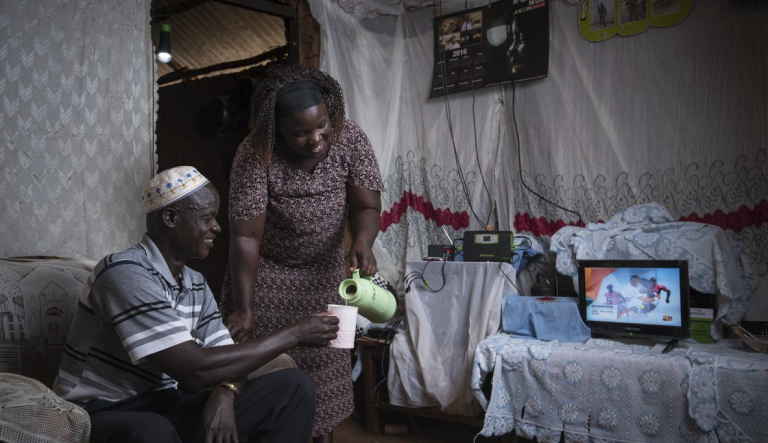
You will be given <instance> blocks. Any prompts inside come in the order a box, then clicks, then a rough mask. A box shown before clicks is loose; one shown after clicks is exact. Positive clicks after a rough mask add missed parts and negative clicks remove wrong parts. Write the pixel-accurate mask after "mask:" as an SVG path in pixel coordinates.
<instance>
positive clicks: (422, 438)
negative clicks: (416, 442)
mask: <svg viewBox="0 0 768 443" xmlns="http://www.w3.org/2000/svg"><path fill="white" fill-rule="evenodd" d="M406 415H407V416H408V419H410V420H411V424H413V428H414V429H416V432H417V433H418V434H419V437H421V441H423V442H424V443H427V439H425V438H424V435H422V433H421V431H420V430H419V427H418V426H416V422H415V421H414V420H413V417H411V414H406Z"/></svg>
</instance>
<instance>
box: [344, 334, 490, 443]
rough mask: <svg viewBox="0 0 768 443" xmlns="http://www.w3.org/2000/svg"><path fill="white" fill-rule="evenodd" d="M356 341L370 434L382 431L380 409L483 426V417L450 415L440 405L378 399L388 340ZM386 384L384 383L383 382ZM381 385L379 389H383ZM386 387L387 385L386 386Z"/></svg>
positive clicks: (359, 339) (360, 339)
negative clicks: (380, 367)
mask: <svg viewBox="0 0 768 443" xmlns="http://www.w3.org/2000/svg"><path fill="white" fill-rule="evenodd" d="M356 343H357V344H358V345H360V346H361V356H362V359H363V389H364V391H365V392H364V400H365V429H366V431H368V433H369V434H378V433H379V432H380V431H381V422H380V421H379V411H395V412H400V413H403V414H412V415H418V416H422V417H428V418H433V419H438V420H445V421H450V422H453V423H460V424H463V425H467V426H472V427H475V428H478V429H480V428H482V427H483V417H482V416H479V417H463V416H459V415H448V414H446V413H444V412H442V411H440V408H438V407H430V408H407V407H404V406H396V405H393V404H391V403H389V401H387V400H378V401H377V399H376V393H375V392H374V390H375V389H376V385H377V384H379V382H381V380H380V377H378V374H377V372H376V368H377V366H376V365H377V364H379V365H380V364H381V358H382V353H383V352H386V351H385V347H386V346H387V345H388V344H389V343H388V342H380V341H378V340H375V339H369V338H366V337H362V338H358V339H357V340H356ZM382 386H384V383H382ZM382 386H379V389H382ZM384 388H386V386H384Z"/></svg>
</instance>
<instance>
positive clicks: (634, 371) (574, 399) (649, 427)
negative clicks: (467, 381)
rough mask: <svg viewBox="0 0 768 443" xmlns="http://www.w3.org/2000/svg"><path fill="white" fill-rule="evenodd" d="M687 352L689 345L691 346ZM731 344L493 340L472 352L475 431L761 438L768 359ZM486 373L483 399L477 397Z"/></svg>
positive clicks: (571, 438)
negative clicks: (489, 384)
mask: <svg viewBox="0 0 768 443" xmlns="http://www.w3.org/2000/svg"><path fill="white" fill-rule="evenodd" d="M689 346H690V347H689ZM728 346H729V343H727V342H722V343H718V344H715V345H700V344H690V345H689V344H687V343H686V344H681V345H679V346H678V347H677V348H675V349H673V350H672V351H671V352H669V353H667V354H663V353H662V350H663V349H664V347H665V343H663V342H658V343H655V344H654V343H651V345H649V344H648V343H642V342H634V343H621V342H617V341H613V340H600V339H590V340H589V341H588V342H587V343H585V344H580V343H561V342H557V341H549V342H545V341H540V340H534V339H524V338H514V337H511V336H509V335H506V334H499V335H494V336H491V337H489V338H487V339H485V340H483V341H482V342H481V343H480V344H479V345H478V347H477V351H476V353H475V359H474V368H473V372H472V390H473V391H474V393H475V396H476V398H477V399H478V401H479V402H480V403H481V404H482V406H483V407H484V408H485V409H486V415H485V424H484V427H483V430H482V431H481V433H482V434H484V435H486V436H492V435H503V434H506V433H509V432H512V431H513V430H514V431H516V432H517V434H518V435H520V436H522V437H525V438H529V439H533V438H534V437H536V438H537V440H538V441H539V442H559V441H560V438H561V435H563V433H564V438H565V441H566V442H590V443H603V442H619V441H620V442H638V443H640V442H649V441H653V442H670V443H677V442H690V443H693V442H702V443H703V442H714V441H721V442H744V443H746V442H754V443H763V442H766V441H768V427H767V426H766V423H768V356H767V355H765V354H754V353H747V352H742V351H737V350H734V349H730V348H729V347H728ZM491 371H493V390H492V392H491V398H490V400H488V399H486V398H485V396H484V394H483V393H482V391H481V386H482V382H483V380H484V378H485V376H486V375H487V374H488V373H490V372H491Z"/></svg>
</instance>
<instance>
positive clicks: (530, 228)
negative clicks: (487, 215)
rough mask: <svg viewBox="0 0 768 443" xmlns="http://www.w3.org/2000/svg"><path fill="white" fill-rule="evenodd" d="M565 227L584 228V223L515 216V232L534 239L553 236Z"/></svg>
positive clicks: (525, 213)
mask: <svg viewBox="0 0 768 443" xmlns="http://www.w3.org/2000/svg"><path fill="white" fill-rule="evenodd" d="M601 221H602V220H601ZM564 226H581V227H583V226H584V222H569V223H566V222H564V221H563V220H547V219H546V218H544V217H531V216H530V215H529V214H528V213H527V212H524V213H522V214H520V213H518V214H515V222H514V227H515V231H517V232H521V231H526V232H530V233H531V234H533V236H534V237H541V236H543V235H552V234H554V233H555V232H557V231H558V230H560V228H562V227H564Z"/></svg>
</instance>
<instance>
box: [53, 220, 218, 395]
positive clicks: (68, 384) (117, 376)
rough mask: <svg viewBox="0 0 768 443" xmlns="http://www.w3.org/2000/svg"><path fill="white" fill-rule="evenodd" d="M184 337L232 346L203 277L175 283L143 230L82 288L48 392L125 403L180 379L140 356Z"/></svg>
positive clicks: (189, 275)
mask: <svg viewBox="0 0 768 443" xmlns="http://www.w3.org/2000/svg"><path fill="white" fill-rule="evenodd" d="M185 341H194V342H196V343H197V344H198V345H199V346H202V347H212V346H221V345H229V344H232V343H233V342H232V338H231V337H230V335H229V332H228V331H227V328H226V327H225V326H224V324H223V323H222V320H221V313H220V312H219V310H218V307H217V306H216V301H215V299H214V297H213V294H212V293H211V290H210V288H208V284H207V283H206V281H205V278H204V277H203V276H202V275H201V274H200V273H198V272H195V271H193V270H191V269H189V268H188V267H186V266H185V267H184V269H183V270H182V272H181V275H180V276H179V283H178V284H177V283H176V280H175V279H174V278H173V276H172V275H171V271H170V270H169V269H168V265H167V264H166V262H165V259H164V258H163V256H162V254H160V251H159V250H158V249H157V246H155V243H154V242H153V241H152V240H151V239H150V238H149V237H148V236H147V235H146V234H145V235H144V238H143V239H142V240H141V243H139V244H138V245H136V246H133V247H131V248H129V249H127V250H125V251H123V252H120V253H117V254H112V255H109V256H107V257H105V258H104V259H103V260H101V261H100V262H99V263H98V265H97V266H96V268H95V269H94V270H93V273H92V274H91V276H90V277H89V278H88V280H87V281H86V284H85V285H84V286H83V290H82V293H81V294H80V299H79V303H78V309H77V310H76V311H75V317H74V320H73V322H72V326H71V328H70V332H69V335H68V338H67V344H66V346H65V348H64V355H63V357H62V360H61V366H60V367H59V374H58V377H57V378H56V381H55V382H54V386H53V390H54V391H55V392H56V393H57V394H59V395H60V396H61V397H63V398H65V399H67V400H73V401H80V402H88V401H90V400H93V399H97V398H98V399H103V400H109V401H118V400H123V399H126V398H128V397H131V396H134V395H136V394H140V393H142V392H146V391H151V390H158V389H164V388H172V387H176V386H177V385H178V383H177V382H176V380H174V379H173V378H171V377H170V376H169V375H168V374H165V373H164V372H163V371H161V370H160V369H158V368H156V367H155V366H153V365H152V364H151V363H150V362H149V361H147V360H146V357H147V356H149V355H152V354H154V353H156V352H159V351H162V350H164V349H168V348H170V347H172V346H175V345H178V344H180V343H183V342H185Z"/></svg>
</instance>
